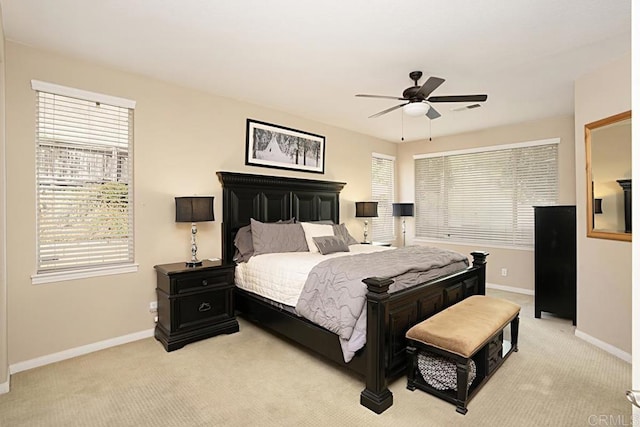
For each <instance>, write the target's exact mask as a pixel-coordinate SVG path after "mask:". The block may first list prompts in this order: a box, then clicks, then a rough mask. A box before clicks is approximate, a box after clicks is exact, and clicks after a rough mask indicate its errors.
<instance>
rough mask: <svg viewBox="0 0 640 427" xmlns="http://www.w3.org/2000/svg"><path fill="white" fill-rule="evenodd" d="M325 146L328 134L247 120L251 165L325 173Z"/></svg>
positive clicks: (248, 155)
mask: <svg viewBox="0 0 640 427" xmlns="http://www.w3.org/2000/svg"><path fill="white" fill-rule="evenodd" d="M324 147H325V138H324V136H321V135H315V134H313V133H308V132H304V131H300V130H296V129H291V128H287V127H284V126H278V125H274V124H271V123H265V122H260V121H257V120H252V119H247V148H246V150H247V151H246V161H245V164H247V165H253V166H264V167H270V168H278V169H291V170H298V171H305V172H313V173H324Z"/></svg>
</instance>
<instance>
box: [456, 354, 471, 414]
mask: <svg viewBox="0 0 640 427" xmlns="http://www.w3.org/2000/svg"><path fill="white" fill-rule="evenodd" d="M456 371H457V374H458V394H457V403H456V412H458V413H460V414H462V415H465V414H466V413H467V396H468V394H469V359H467V360H466V361H465V362H456Z"/></svg>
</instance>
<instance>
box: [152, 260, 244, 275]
mask: <svg viewBox="0 0 640 427" xmlns="http://www.w3.org/2000/svg"><path fill="white" fill-rule="evenodd" d="M234 266H235V263H224V262H223V261H222V260H220V259H218V260H215V261H209V260H203V261H202V265H201V266H199V267H187V262H186V261H183V262H174V263H171V264H159V265H155V266H154V267H153V268H155V269H156V270H157V271H159V272H161V273H164V274H179V273H195V272H198V271H206V270H207V269H209V268H217V267H229V268H230V267H234Z"/></svg>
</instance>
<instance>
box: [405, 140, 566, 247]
mask: <svg viewBox="0 0 640 427" xmlns="http://www.w3.org/2000/svg"><path fill="white" fill-rule="evenodd" d="M558 142H559V139H553V140H545V141H537V142H528V143H519V144H510V145H508V146H496V147H486V148H483V149H481V150H465V151H458V152H449V153H439V154H429V155H419V156H414V159H415V160H414V161H415V179H416V182H415V189H416V237H417V238H427V239H438V240H448V241H455V242H479V243H484V244H495V245H498V246H508V247H526V248H529V247H533V228H534V218H533V206H544V205H551V204H556V203H557V201H558V165H557V164H558Z"/></svg>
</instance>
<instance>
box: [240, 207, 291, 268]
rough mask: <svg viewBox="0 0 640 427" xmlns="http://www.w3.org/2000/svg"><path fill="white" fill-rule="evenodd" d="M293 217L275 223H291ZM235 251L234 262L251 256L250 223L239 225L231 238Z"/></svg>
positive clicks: (246, 259) (244, 260) (247, 259)
mask: <svg viewBox="0 0 640 427" xmlns="http://www.w3.org/2000/svg"><path fill="white" fill-rule="evenodd" d="M295 221H296V219H295V218H290V219H285V220H279V221H278V222H276V223H275V224H293V223H294V222H295ZM233 244H234V245H235V247H236V253H235V255H234V257H233V260H234V261H235V262H247V261H249V259H250V258H251V257H252V256H253V238H252V236H251V224H249V225H245V226H244V227H240V228H239V229H238V231H237V232H236V237H235V239H233Z"/></svg>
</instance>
